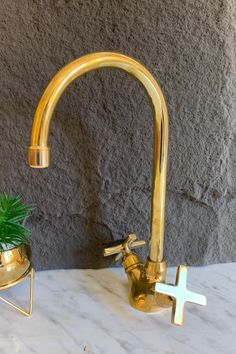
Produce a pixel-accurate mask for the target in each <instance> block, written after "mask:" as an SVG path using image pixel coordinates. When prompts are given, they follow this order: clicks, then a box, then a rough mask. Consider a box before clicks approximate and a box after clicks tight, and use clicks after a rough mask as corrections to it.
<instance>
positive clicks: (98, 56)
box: [28, 52, 186, 312]
mask: <svg viewBox="0 0 236 354" xmlns="http://www.w3.org/2000/svg"><path fill="white" fill-rule="evenodd" d="M104 67H113V68H117V69H122V70H124V71H126V72H128V73H129V74H131V75H133V76H134V77H135V78H136V79H137V80H139V81H140V82H141V83H142V84H143V86H144V88H145V90H146V92H147V94H148V96H149V98H150V101H151V104H152V106H153V110H154V156H153V181H152V184H153V189H152V201H151V225H150V249H149V257H148V259H147V261H146V263H145V264H144V263H142V262H141V261H140V259H139V256H138V255H137V254H136V253H134V252H132V249H134V248H137V247H140V246H143V245H144V243H145V242H144V241H137V237H136V235H134V234H131V235H129V236H128V237H127V239H125V240H123V241H122V242H121V243H120V244H119V245H115V246H112V247H109V248H106V249H105V250H104V256H110V255H114V254H116V259H119V258H122V261H123V265H124V268H125V271H126V273H127V276H128V279H129V284H130V303H131V305H132V306H133V307H135V308H137V309H138V310H141V311H145V312H153V311H158V310H160V309H161V308H163V307H169V306H171V305H172V303H173V300H172V297H173V296H172V297H171V296H169V295H168V294H161V293H160V292H159V291H156V283H160V284H162V283H164V282H165V280H166V264H165V262H164V260H163V243H164V214H165V194H166V167H167V150H168V114H167V108H166V103H165V100H164V97H163V94H162V91H161V89H160V87H159V85H158V83H157V81H156V80H155V78H154V77H153V76H152V74H151V73H150V72H149V71H148V70H147V69H146V68H145V67H144V66H143V65H142V64H140V63H139V62H137V61H136V60H134V59H132V58H130V57H128V56H125V55H122V54H119V53H113V52H97V53H91V54H88V55H85V56H83V57H81V58H78V59H76V60H74V61H72V62H71V63H69V64H67V65H66V66H64V67H63V68H62V69H61V70H60V71H59V72H58V73H57V74H56V75H55V76H54V77H53V79H52V80H51V82H49V84H48V86H47V88H46V89H45V91H44V93H43V95H42V97H41V99H40V101H39V103H38V107H37V109H36V112H35V117H34V121H33V127H32V134H31V144H30V146H29V149H28V162H29V165H30V166H31V167H34V168H44V167H48V165H49V161H50V157H49V153H50V151H49V147H48V131H49V125H50V122H51V118H52V115H53V112H54V110H55V107H56V105H57V102H58V100H59V98H60V97H61V95H62V93H63V92H64V91H65V89H66V88H67V86H68V85H69V84H70V83H71V82H72V81H73V80H75V79H76V78H77V77H79V76H81V75H83V74H84V73H88V72H89V71H92V70H95V69H99V68H104ZM184 294H185V295H186V293H184Z"/></svg>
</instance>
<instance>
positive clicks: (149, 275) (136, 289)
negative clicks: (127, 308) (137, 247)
mask: <svg viewBox="0 0 236 354" xmlns="http://www.w3.org/2000/svg"><path fill="white" fill-rule="evenodd" d="M123 266H124V268H125V272H126V274H127V276H128V281H129V287H130V290H129V293H130V294H129V301H130V304H131V306H132V307H134V308H135V309H137V310H139V311H143V312H157V311H160V310H162V309H163V308H168V307H170V306H172V298H171V297H169V296H168V295H164V294H160V293H157V292H156V291H155V285H156V283H157V282H159V283H163V282H165V279H166V264H165V262H153V261H151V260H149V259H148V260H147V262H146V264H145V265H144V264H142V263H141V262H140V259H139V257H138V255H137V254H135V253H133V252H131V253H129V254H128V255H126V256H125V257H124V258H123Z"/></svg>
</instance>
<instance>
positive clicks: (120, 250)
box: [103, 234, 145, 261]
mask: <svg viewBox="0 0 236 354" xmlns="http://www.w3.org/2000/svg"><path fill="white" fill-rule="evenodd" d="M136 240H137V236H136V235H135V234H130V235H129V236H128V237H127V238H126V239H124V240H122V241H121V243H120V244H118V245H115V246H111V247H107V248H104V251H103V255H104V256H105V257H107V256H112V255H113V254H117V256H116V258H115V259H116V261H117V260H118V259H120V258H121V257H122V256H123V255H125V254H126V255H127V254H129V253H131V249H132V248H138V247H141V246H143V245H145V241H144V240H140V241H136Z"/></svg>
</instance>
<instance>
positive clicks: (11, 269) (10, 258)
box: [0, 245, 34, 316]
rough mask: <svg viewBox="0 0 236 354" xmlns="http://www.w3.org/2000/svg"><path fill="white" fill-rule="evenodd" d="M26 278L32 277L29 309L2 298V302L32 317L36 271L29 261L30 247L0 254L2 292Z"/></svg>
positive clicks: (0, 285) (13, 249)
mask: <svg viewBox="0 0 236 354" xmlns="http://www.w3.org/2000/svg"><path fill="white" fill-rule="evenodd" d="M26 277H30V299H29V309H28V310H24V309H22V308H21V307H19V306H16V305H14V304H13V303H12V302H10V301H8V300H6V299H4V298H2V297H1V296H0V300H2V301H3V302H5V303H7V304H8V305H10V306H12V307H14V308H15V309H16V310H18V311H20V312H21V313H23V314H24V315H27V316H29V315H31V313H32V302H33V278H34V269H33V267H32V264H31V262H30V259H29V247H27V246H25V245H20V246H18V247H15V248H12V249H9V250H6V251H3V252H0V290H4V289H7V288H10V287H12V286H14V285H16V284H18V283H19V282H21V281H22V280H24V279H25V278H26Z"/></svg>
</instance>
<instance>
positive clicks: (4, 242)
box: [0, 193, 34, 252]
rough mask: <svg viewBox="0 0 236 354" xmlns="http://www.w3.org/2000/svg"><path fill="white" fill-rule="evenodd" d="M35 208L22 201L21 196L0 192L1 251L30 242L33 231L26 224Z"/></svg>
mask: <svg viewBox="0 0 236 354" xmlns="http://www.w3.org/2000/svg"><path fill="white" fill-rule="evenodd" d="M33 209H34V207H33V206H32V205H29V204H25V203H23V202H22V197H21V196H16V197H13V196H10V195H7V194H6V193H2V194H0V252H2V251H4V250H6V249H9V248H13V247H17V246H20V245H21V244H23V243H28V238H29V236H30V235H31V231H30V230H29V229H27V228H26V227H25V226H24V221H25V219H26V218H27V217H28V216H29V215H30V214H31V211H32V210H33Z"/></svg>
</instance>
